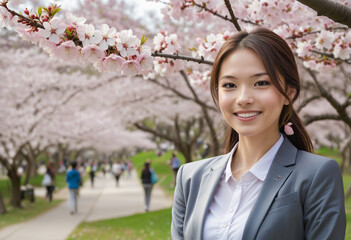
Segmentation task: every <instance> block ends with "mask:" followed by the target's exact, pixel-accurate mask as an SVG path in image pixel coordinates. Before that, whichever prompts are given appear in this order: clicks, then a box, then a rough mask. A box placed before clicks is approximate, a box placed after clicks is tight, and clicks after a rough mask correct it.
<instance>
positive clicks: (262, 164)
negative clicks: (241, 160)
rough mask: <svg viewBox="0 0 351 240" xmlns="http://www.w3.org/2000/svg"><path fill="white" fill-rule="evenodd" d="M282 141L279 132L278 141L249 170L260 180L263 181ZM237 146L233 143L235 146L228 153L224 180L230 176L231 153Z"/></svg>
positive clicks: (281, 135) (282, 138)
mask: <svg viewBox="0 0 351 240" xmlns="http://www.w3.org/2000/svg"><path fill="white" fill-rule="evenodd" d="M283 141H284V137H283V134H280V138H279V139H278V141H277V142H276V143H275V144H274V145H273V146H272V147H271V148H270V149H269V150H268V151H267V152H266V153H265V154H264V155H263V156H262V157H261V158H260V159H259V160H258V161H257V163H256V164H255V165H253V166H252V167H251V169H250V170H249V172H251V173H252V174H253V175H255V176H256V177H257V178H258V179H260V180H261V181H264V180H265V179H266V176H267V173H268V171H269V168H270V167H271V165H272V162H273V160H274V157H275V155H276V154H277V152H278V150H279V148H280V146H281V145H282V143H283ZM237 148H238V143H236V144H235V146H234V147H233V149H232V151H231V152H230V154H229V161H228V162H227V166H226V169H225V171H224V178H225V181H226V182H227V181H228V180H229V178H230V177H231V176H232V170H231V163H232V160H233V154H234V153H235V151H236V149H237Z"/></svg>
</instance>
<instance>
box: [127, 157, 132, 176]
mask: <svg viewBox="0 0 351 240" xmlns="http://www.w3.org/2000/svg"><path fill="white" fill-rule="evenodd" d="M127 167H128V177H129V178H130V177H131V176H132V171H133V162H132V160H130V159H128V161H127Z"/></svg>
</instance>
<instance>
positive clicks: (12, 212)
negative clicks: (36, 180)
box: [0, 197, 63, 229]
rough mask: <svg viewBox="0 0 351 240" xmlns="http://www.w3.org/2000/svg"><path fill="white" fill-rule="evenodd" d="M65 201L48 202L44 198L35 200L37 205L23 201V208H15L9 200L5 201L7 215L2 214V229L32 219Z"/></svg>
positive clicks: (0, 224)
mask: <svg viewBox="0 0 351 240" xmlns="http://www.w3.org/2000/svg"><path fill="white" fill-rule="evenodd" d="M62 201H63V200H53V201H52V202H50V203H49V202H48V201H47V200H46V199H44V198H39V197H37V198H36V199H35V203H33V204H31V203H30V202H29V201H27V200H25V201H22V206H23V208H21V209H18V208H13V207H12V206H11V205H10V204H9V199H7V198H6V199H5V205H6V210H7V213H6V214H3V215H1V214H0V229H1V228H4V227H7V226H9V225H12V224H16V223H20V222H24V221H27V220H29V219H32V218H34V217H36V216H38V215H40V214H42V213H44V212H46V211H48V210H49V209H52V208H54V207H56V206H57V205H58V204H60V203H61V202H62Z"/></svg>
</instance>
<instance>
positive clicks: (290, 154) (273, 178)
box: [243, 136, 297, 240]
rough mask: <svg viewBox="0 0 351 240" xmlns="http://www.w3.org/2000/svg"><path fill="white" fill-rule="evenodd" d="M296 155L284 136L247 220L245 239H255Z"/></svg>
mask: <svg viewBox="0 0 351 240" xmlns="http://www.w3.org/2000/svg"><path fill="white" fill-rule="evenodd" d="M296 154H297V149H296V147H295V146H294V145H293V144H292V143H291V142H290V141H289V140H288V139H287V137H286V136H284V142H283V143H282V145H281V146H280V148H279V150H278V152H277V154H276V156H275V158H274V160H273V162H272V165H271V167H270V169H269V171H268V174H267V177H266V179H265V181H264V183H263V186H262V190H261V192H260V194H259V196H258V198H257V201H256V204H255V205H254V207H253V209H252V210H251V212H250V215H249V217H248V219H247V222H246V225H245V229H244V233H243V239H247V240H254V239H255V237H256V235H257V232H258V230H259V228H260V226H261V224H262V222H263V220H264V218H265V216H266V213H267V211H268V210H269V208H270V206H271V204H272V202H273V200H274V198H275V196H276V194H277V193H278V191H279V189H280V188H281V187H282V185H283V184H284V182H285V181H286V179H287V178H288V177H289V175H290V174H291V172H292V171H293V169H294V166H295V162H296Z"/></svg>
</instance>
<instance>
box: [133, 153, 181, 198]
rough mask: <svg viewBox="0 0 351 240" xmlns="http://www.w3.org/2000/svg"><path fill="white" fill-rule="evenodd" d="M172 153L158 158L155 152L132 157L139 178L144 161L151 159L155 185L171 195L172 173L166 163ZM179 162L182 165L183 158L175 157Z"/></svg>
mask: <svg viewBox="0 0 351 240" xmlns="http://www.w3.org/2000/svg"><path fill="white" fill-rule="evenodd" d="M171 156H172V152H171V151H169V152H166V153H165V154H163V155H162V156H160V157H158V156H157V155H156V153H155V151H148V152H142V153H139V154H137V155H135V156H134V157H132V158H131V159H132V161H133V165H134V167H135V168H136V169H137V171H138V174H139V176H140V175H141V169H142V168H143V166H144V163H145V161H146V159H151V167H152V168H153V169H154V171H155V173H156V174H157V176H158V179H159V181H158V182H157V183H156V184H158V185H160V186H161V187H162V189H163V190H165V191H166V193H167V194H169V195H172V194H173V191H174V187H173V186H171V184H172V180H173V171H172V168H171V166H170V165H169V163H168V161H169V160H170V159H171ZM177 156H178V158H179V160H180V162H181V163H184V157H183V156H182V155H181V154H178V155H177Z"/></svg>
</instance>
